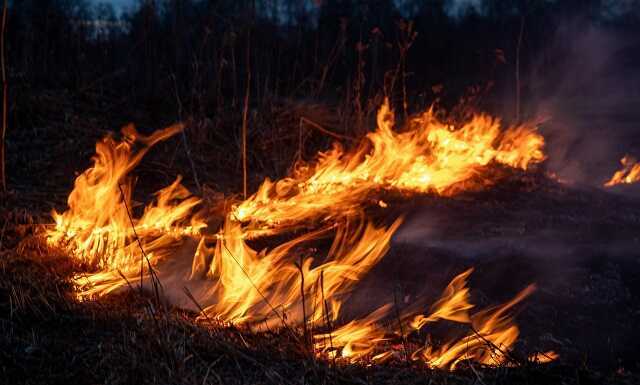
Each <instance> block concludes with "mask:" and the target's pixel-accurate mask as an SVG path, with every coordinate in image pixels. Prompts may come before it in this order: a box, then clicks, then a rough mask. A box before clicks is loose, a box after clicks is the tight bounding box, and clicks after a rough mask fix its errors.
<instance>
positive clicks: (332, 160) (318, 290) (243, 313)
mask: <svg viewBox="0 0 640 385" xmlns="http://www.w3.org/2000/svg"><path fill="white" fill-rule="evenodd" d="M377 123H378V127H377V130H376V131H374V132H372V133H370V134H369V135H368V136H367V137H366V139H365V140H364V141H363V143H362V144H361V145H360V146H359V147H357V148H356V149H355V150H354V151H351V152H347V151H345V150H343V149H342V148H341V147H340V146H338V145H336V146H334V148H333V149H332V150H330V151H328V152H325V153H321V154H320V155H319V158H318V160H317V161H316V162H315V163H311V164H304V165H302V164H300V165H298V167H297V168H296V169H295V171H294V172H293V174H292V175H291V176H290V177H287V178H284V179H282V180H280V181H277V182H271V181H269V180H265V181H264V183H263V184H262V185H261V186H260V188H259V189H258V191H257V192H256V193H255V194H254V195H252V196H251V197H250V198H249V199H247V200H245V201H243V202H239V203H237V204H236V205H234V206H232V208H231V210H230V211H229V212H228V213H226V214H225V220H224V224H223V226H222V227H221V228H220V229H219V231H217V232H216V229H208V228H207V225H206V222H205V218H201V216H200V215H199V214H198V213H196V212H195V208H196V206H198V205H200V204H201V200H200V199H199V198H197V197H194V196H192V195H191V194H190V193H189V192H188V190H187V189H186V188H184V187H183V186H182V185H181V184H180V178H179V177H178V178H177V179H176V180H175V182H173V183H172V184H171V185H170V186H168V187H166V188H164V189H162V190H160V191H159V192H158V193H157V194H156V198H155V200H154V201H153V202H152V203H151V204H149V205H148V206H147V207H146V208H145V209H144V212H143V213H142V214H141V215H140V216H139V218H138V217H136V216H135V215H134V212H133V211H132V205H131V195H132V191H133V182H132V178H131V177H129V173H130V172H131V171H132V170H133V168H134V167H135V166H136V165H137V164H138V163H139V162H140V160H141V158H142V157H143V155H144V154H145V153H146V152H147V151H148V149H149V148H150V147H151V146H153V145H154V144H156V143H158V142H160V141H162V140H165V139H167V138H169V137H170V136H172V135H174V134H176V133H177V132H179V131H180V130H181V129H182V126H181V125H175V126H171V127H169V128H166V129H164V130H160V131H158V132H156V133H154V134H153V135H151V136H143V135H140V134H139V133H137V132H136V131H135V129H134V128H133V127H132V126H128V127H125V128H124V129H123V137H124V139H123V140H122V141H116V140H115V139H113V137H111V136H109V137H107V138H105V139H103V140H102V141H100V142H98V143H97V145H96V156H95V157H94V158H93V166H92V167H90V168H89V169H87V170H86V171H85V172H84V173H82V174H81V175H80V176H79V177H78V178H77V179H76V182H75V186H74V189H73V191H72V192H71V194H70V195H69V199H68V205H69V209H68V210H67V211H65V212H64V213H62V214H59V213H57V212H54V213H53V217H54V219H55V227H54V228H52V229H51V230H50V231H49V232H48V242H49V243H50V244H51V245H52V246H57V247H63V248H65V249H66V250H68V251H69V253H70V254H71V255H73V256H74V257H75V258H77V259H78V260H79V261H81V262H83V263H85V264H86V265H87V266H88V267H89V268H90V270H91V271H92V273H89V274H85V275H83V276H82V277H79V278H78V279H77V283H78V285H79V293H78V294H79V295H80V296H87V295H105V294H107V293H110V292H112V291H114V290H117V289H119V288H122V287H124V286H125V285H130V284H132V283H140V284H141V285H143V284H144V282H145V280H147V281H148V280H150V279H152V278H155V279H159V280H161V282H165V283H166V282H174V283H176V285H175V286H178V287H180V288H182V287H187V286H189V287H191V288H193V289H194V291H193V293H191V294H192V299H194V300H196V302H198V305H202V308H201V314H200V318H201V319H203V320H209V321H211V320H216V321H221V322H225V323H235V324H251V325H255V326H257V327H263V326H266V327H271V326H277V325H281V326H285V327H297V326H302V325H304V326H305V330H307V326H308V327H310V328H311V330H316V331H317V330H322V332H315V333H313V334H314V335H313V336H312V340H313V342H314V349H315V351H316V352H317V354H318V355H319V356H322V357H333V358H339V359H345V360H347V361H349V362H357V361H363V360H374V361H382V360H384V359H388V358H389V357H391V356H393V355H398V354H404V355H405V356H406V357H411V358H412V359H414V360H420V361H423V362H424V363H425V364H427V365H429V366H432V367H442V368H454V367H455V366H456V364H457V363H458V362H460V361H461V360H475V361H478V362H482V363H486V364H498V363H501V362H503V361H504V360H505V354H506V352H508V351H509V349H511V347H512V345H513V343H514V341H515V339H516V338H517V335H518V328H517V327H516V326H515V324H514V323H513V321H512V319H511V317H510V315H509V311H510V309H511V308H512V307H513V306H514V305H516V304H517V303H518V302H520V301H521V300H522V299H524V298H525V297H526V296H528V295H529V294H530V293H531V292H532V291H533V287H529V288H527V289H525V290H524V291H523V292H521V293H520V294H519V295H518V296H516V297H515V298H514V299H513V300H512V301H510V302H508V303H506V304H505V305H502V306H500V307H497V308H494V309H489V310H485V311H480V312H477V313H475V314H473V315H471V314H470V311H471V309H472V308H473V305H472V304H471V303H470V301H469V289H468V288H467V278H468V276H469V275H470V274H471V270H468V271H465V272H464V273H462V274H460V275H458V276H457V277H456V278H454V279H453V280H452V281H451V283H450V284H449V285H448V286H447V287H446V289H445V290H444V292H443V294H442V296H441V297H440V299H439V300H438V301H436V302H435V303H434V304H433V305H432V306H431V307H430V310H429V312H428V313H424V312H423V311H422V310H421V309H422V308H423V304H422V302H420V301H421V300H420V301H417V302H416V303H415V304H413V306H411V307H410V309H407V310H404V311H403V312H402V314H400V315H396V316H397V317H399V319H398V320H399V322H396V324H399V325H404V327H399V326H391V327H385V326H384V324H385V322H387V321H389V319H390V318H393V315H392V313H393V312H392V309H393V306H392V304H386V305H383V306H381V307H380V308H378V309H377V310H375V311H373V312H372V313H370V314H369V315H367V316H365V317H362V318H359V319H351V320H346V321H347V322H346V323H344V324H343V325H342V326H338V327H335V326H334V325H336V324H340V323H343V322H344V321H345V320H342V319H341V309H342V306H343V304H344V303H345V301H346V300H347V299H348V298H349V295H350V293H351V292H352V290H353V289H354V288H355V285H357V283H358V282H359V281H361V280H362V278H363V277H364V276H365V275H366V274H367V273H368V272H369V271H370V270H371V269H372V268H373V267H374V266H376V265H377V264H378V263H379V262H380V260H381V259H382V258H383V257H384V255H385V254H386V252H387V251H388V249H389V245H390V241H391V238H392V236H393V234H394V232H395V231H396V230H397V229H398V227H399V226H400V224H401V222H402V219H401V218H399V219H397V220H395V221H394V222H393V223H392V224H390V225H380V224H377V225H376V224H374V223H372V222H371V221H370V220H367V219H366V215H365V214H364V208H365V207H366V205H367V204H368V202H369V201H370V200H371V199H370V197H371V196H372V194H373V193H374V192H376V191H379V190H397V191H400V192H403V193H411V194H418V193H433V194H438V195H452V194H455V193H457V192H460V191H464V190H465V189H468V188H475V187H482V186H484V185H486V184H490V183H492V181H491V180H486V179H487V178H485V180H484V181H483V182H477V181H474V176H476V175H479V174H482V173H483V172H484V170H485V169H486V168H487V166H488V165H490V164H492V163H495V164H500V165H503V166H507V167H512V168H515V169H522V170H526V169H528V167H530V165H532V164H535V163H538V162H541V161H542V160H543V159H544V154H543V152H542V147H543V145H544V140H543V138H542V137H541V136H540V135H539V134H538V133H537V132H536V130H535V127H534V126H533V125H529V124H524V125H521V126H516V127H510V128H507V129H505V130H501V129H500V121H499V120H498V119H495V118H491V117H489V116H487V115H477V116H475V117H473V118H472V119H471V120H469V121H468V122H466V123H464V124H463V125H461V126H460V127H457V128H456V127H453V126H451V125H449V124H446V123H443V122H441V121H440V120H438V119H437V117H436V114H435V113H434V111H433V110H432V109H428V110H426V111H425V112H423V113H422V114H420V115H418V116H416V117H415V118H413V119H411V120H410V121H409V123H408V124H407V128H406V129H405V130H403V131H402V132H395V131H394V130H393V126H394V116H393V112H392V111H391V109H390V107H389V104H388V102H386V101H385V103H384V104H383V105H382V106H381V108H380V111H379V113H378V119H377ZM374 202H377V204H378V205H379V206H380V207H383V208H384V207H387V206H388V204H387V203H385V202H383V201H382V200H379V199H375V200H374ZM300 224H305V225H314V224H315V225H318V226H319V227H318V228H317V229H316V230H313V231H310V232H306V233H303V234H301V235H298V236H297V237H295V238H293V239H289V240H288V241H284V242H282V243H281V244H279V245H277V246H275V247H273V248H266V249H263V250H260V251H258V250H254V249H253V248H252V247H251V246H250V245H249V244H248V243H247V242H248V239H250V238H252V237H258V236H260V235H262V234H265V233H271V234H282V233H284V232H285V231H288V229H290V227H291V226H298V225H300ZM329 236H333V237H334V238H333V243H332V245H331V247H330V249H329V250H328V253H327V254H326V255H318V251H317V250H316V249H314V248H313V247H312V246H313V245H314V242H318V240H320V239H321V238H326V237H329ZM289 238H291V237H290V236H289ZM145 259H146V261H145ZM166 294H167V295H169V293H166ZM443 320H446V321H448V322H455V323H460V324H466V325H469V329H470V330H472V331H473V333H469V334H468V335H467V336H464V337H462V338H459V339H454V340H451V341H449V342H447V343H445V344H442V345H441V346H439V347H435V346H432V345H425V346H420V347H414V348H413V349H410V348H409V347H408V346H407V344H404V343H403V344H402V345H404V347H403V348H402V352H401V349H400V348H399V347H398V346H399V345H398V343H399V341H403V340H404V338H405V337H406V335H405V332H407V333H412V334H416V335H422V334H424V330H426V329H428V325H429V324H432V323H436V322H440V321H443ZM391 324H393V322H391ZM410 350H412V351H410Z"/></svg>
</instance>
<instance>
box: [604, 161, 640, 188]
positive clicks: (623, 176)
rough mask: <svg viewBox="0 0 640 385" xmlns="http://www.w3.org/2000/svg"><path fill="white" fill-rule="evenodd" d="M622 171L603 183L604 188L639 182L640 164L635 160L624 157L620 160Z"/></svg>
mask: <svg viewBox="0 0 640 385" xmlns="http://www.w3.org/2000/svg"><path fill="white" fill-rule="evenodd" d="M620 164H622V169H620V170H618V171H616V172H615V174H613V176H612V177H611V179H609V180H608V181H607V182H605V184H604V185H605V187H611V186H615V185H618V184H631V183H636V182H637V181H638V180H640V163H638V160H636V159H635V158H633V157H631V156H629V155H625V156H624V157H623V158H622V159H620Z"/></svg>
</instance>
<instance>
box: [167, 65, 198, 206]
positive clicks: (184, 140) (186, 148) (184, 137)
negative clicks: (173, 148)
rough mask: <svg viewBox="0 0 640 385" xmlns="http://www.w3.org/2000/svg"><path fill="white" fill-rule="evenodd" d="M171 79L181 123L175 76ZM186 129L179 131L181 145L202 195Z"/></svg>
mask: <svg viewBox="0 0 640 385" xmlns="http://www.w3.org/2000/svg"><path fill="white" fill-rule="evenodd" d="M171 78H172V79H173V88H174V90H175V94H176V103H178V121H180V122H182V100H181V99H180V94H179V93H178V82H177V81H176V76H175V75H174V74H171ZM186 131H187V127H185V128H184V129H183V130H180V133H181V134H182V144H183V145H184V151H185V153H186V154H187V159H189V164H190V165H191V172H193V179H194V181H195V182H196V186H197V187H198V191H199V192H200V195H202V186H201V185H200V179H198V172H197V171H196V163H195V162H194V161H193V157H192V156H191V147H189V142H188V140H187V133H186Z"/></svg>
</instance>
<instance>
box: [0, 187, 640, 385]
mask: <svg viewBox="0 0 640 385" xmlns="http://www.w3.org/2000/svg"><path fill="white" fill-rule="evenodd" d="M5 202H9V199H7V200H5ZM0 213H2V219H1V221H0V225H2V226H3V227H2V229H3V230H1V234H2V235H1V237H0V239H1V240H2V241H1V245H0V246H1V249H0V379H1V380H0V382H2V383H11V384H17V383H25V384H40V383H47V384H54V383H61V384H62V383H64V384H68V383H77V384H97V383H100V384H103V383H104V384H143V383H144V384H225V385H226V384H263V383H264V384H267V383H269V384H289V383H291V384H294V383H295V384H307V383H309V384H333V383H343V384H413V383H415V384H418V383H428V384H487V385H488V384H551V383H558V384H560V383H562V384H572V383H576V384H578V383H579V384H588V383H593V384H596V383H597V384H606V383H628V384H631V383H635V381H637V380H638V377H637V376H633V375H630V374H624V373H610V374H602V373H598V372H595V371H591V370H589V369H588V368H584V367H583V368H581V367H571V366H566V365H563V364H560V363H558V364H553V365H547V366H540V365H534V364H527V365H525V366H523V367H518V368H509V367H500V368H487V367H480V366H478V365H473V366H472V365H465V366H464V367H463V368H462V369H460V370H459V371H456V372H452V373H451V372H444V371H440V370H429V369H427V368H424V367H419V366H413V365H409V364H407V363H404V362H402V363H395V364H389V365H384V366H360V365H343V364H342V365H341V364H338V365H336V366H333V365H332V364H331V363H327V362H322V361H318V360H315V359H313V358H311V354H310V353H309V352H308V350H307V349H306V348H305V347H303V346H301V344H300V342H299V341H301V340H302V339H301V338H293V337H292V336H291V334H290V333H288V332H286V333H285V332H278V331H273V332H270V333H264V332H263V333H254V332H251V331H250V330H246V329H237V328H234V327H211V326H206V327H205V326H204V325H200V324H198V323H197V322H196V321H195V314H193V313H189V312H185V311H182V310H180V309H171V308H165V307H164V306H163V305H161V304H158V303H157V302H156V301H155V300H154V299H153V296H151V295H141V294H140V293H138V292H137V291H131V292H128V293H124V294H121V295H117V296H112V297H109V298H107V299H101V300H98V301H91V302H82V303H80V302H77V301H76V300H75V299H74V296H73V286H72V284H71V282H70V278H71V276H72V275H73V274H74V273H75V272H77V271H79V269H80V267H79V266H76V265H74V263H73V261H72V260H70V259H69V258H67V257H66V256H65V255H64V254H63V253H60V252H57V251H56V250H51V249H49V248H47V247H46V245H44V243H43V242H42V238H41V236H39V235H38V229H39V226H38V225H33V224H32V223H34V222H38V221H39V220H38V218H32V217H30V216H29V215H28V213H26V212H25V211H24V210H16V209H8V207H5V208H4V211H0Z"/></svg>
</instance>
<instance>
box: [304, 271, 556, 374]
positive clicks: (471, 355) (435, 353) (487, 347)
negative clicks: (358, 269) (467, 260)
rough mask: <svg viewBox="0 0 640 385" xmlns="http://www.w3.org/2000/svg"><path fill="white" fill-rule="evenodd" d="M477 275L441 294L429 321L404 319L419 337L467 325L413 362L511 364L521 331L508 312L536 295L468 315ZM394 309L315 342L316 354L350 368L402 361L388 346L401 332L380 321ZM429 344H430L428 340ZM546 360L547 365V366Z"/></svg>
mask: <svg viewBox="0 0 640 385" xmlns="http://www.w3.org/2000/svg"><path fill="white" fill-rule="evenodd" d="M472 271H473V269H469V270H467V271H465V272H463V273H461V274H459V275H458V276H456V277H455V278H454V279H453V280H452V281H451V283H449V285H448V286H447V288H446V289H445V290H444V292H443V293H442V296H441V297H440V299H439V300H438V301H437V302H436V303H434V304H433V306H432V307H431V312H430V313H429V314H428V315H423V314H417V315H413V316H411V315H407V314H405V315H404V316H403V317H401V318H400V322H402V319H407V318H408V319H411V318H412V321H410V322H409V331H410V332H418V331H420V330H421V329H423V327H424V326H425V325H426V324H428V323H433V322H437V321H439V320H449V321H454V322H458V323H461V324H468V325H469V329H470V332H469V334H467V335H466V336H464V337H462V338H459V339H454V340H451V341H449V342H447V343H444V344H442V345H441V346H440V347H434V346H433V345H431V344H428V345H425V346H424V347H420V348H417V349H415V350H414V351H413V352H411V353H410V357H411V359H413V360H415V361H421V362H424V363H425V364H427V365H428V366H429V367H432V368H445V369H455V368H456V365H457V364H458V363H460V362H462V361H465V360H473V361H476V362H479V363H482V364H486V365H500V364H502V363H504V362H505V361H507V360H508V359H509V351H510V350H511V348H512V346H513V344H514V343H515V341H516V339H517V337H518V334H519V330H518V327H517V326H516V325H515V324H514V323H513V320H512V317H511V316H510V313H509V310H511V308H513V307H514V306H515V305H516V304H518V303H519V302H521V301H522V300H523V299H524V298H526V297H527V296H529V295H530V294H531V293H533V291H534V290H535V286H533V285H530V286H528V287H527V288H525V289H524V290H522V291H521V292H520V293H519V294H518V295H516V296H515V297H514V298H513V299H512V300H511V301H509V302H507V303H505V304H503V305H501V306H497V307H494V308H489V309H485V310H483V311H480V312H478V313H476V314H474V315H473V316H471V317H470V316H469V313H468V311H469V310H470V309H472V308H473V305H472V304H471V303H469V289H468V288H467V286H466V283H467V278H468V277H469V275H470V274H471V272H472ZM392 307H393V305H392V304H386V305H384V306H382V307H380V308H379V309H377V310H376V311H374V312H372V313H371V314H369V315H368V316H366V317H364V318H361V319H358V320H354V321H351V322H349V323H348V324H346V325H344V326H342V327H340V328H338V329H336V330H335V331H332V332H330V333H323V334H318V335H316V336H314V338H315V340H316V344H315V348H316V350H317V351H319V353H320V354H321V355H322V354H325V355H328V356H330V357H336V356H338V357H340V358H343V359H346V360H347V361H348V362H358V361H363V360H364V359H365V358H366V357H368V356H370V358H371V360H374V361H375V360H384V359H386V358H388V357H390V356H392V355H400V356H401V355H402V354H406V353H409V352H406V351H405V352H404V353H403V352H402V350H405V349H406V345H404V346H403V345H402V344H396V345H395V346H394V345H392V344H389V341H392V340H395V341H401V340H402V339H403V337H404V336H402V335H401V333H402V330H398V328H395V330H393V331H391V330H388V329H386V328H384V327H383V326H382V325H381V324H380V321H381V320H383V319H384V318H385V317H389V316H390V313H391V309H392ZM426 340H427V341H429V340H431V338H428V337H427V338H426ZM555 358H557V354H555V353H554V352H547V353H545V354H544V355H540V356H539V357H538V356H536V358H535V359H536V360H537V361H538V362H549V361H552V360H554V359H555ZM545 360H546V361H545Z"/></svg>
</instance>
